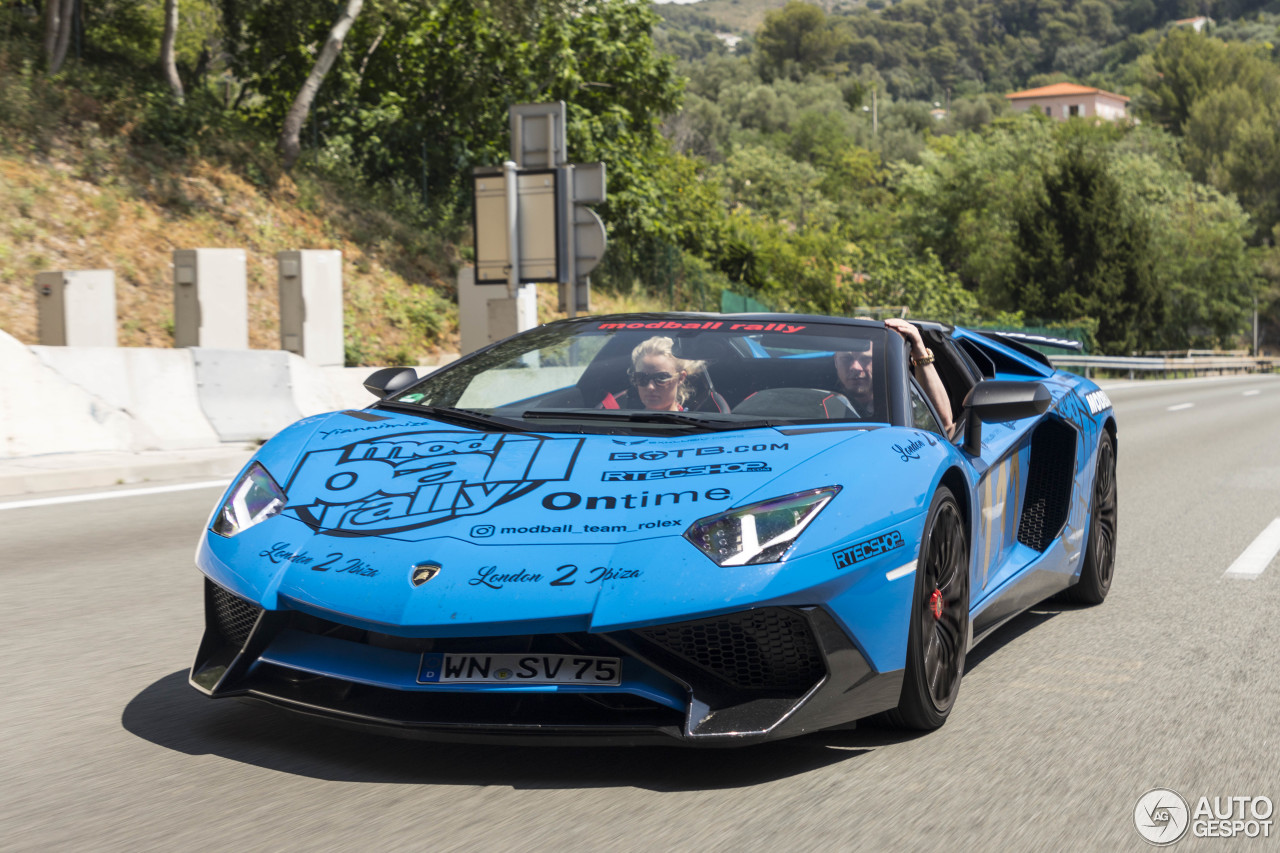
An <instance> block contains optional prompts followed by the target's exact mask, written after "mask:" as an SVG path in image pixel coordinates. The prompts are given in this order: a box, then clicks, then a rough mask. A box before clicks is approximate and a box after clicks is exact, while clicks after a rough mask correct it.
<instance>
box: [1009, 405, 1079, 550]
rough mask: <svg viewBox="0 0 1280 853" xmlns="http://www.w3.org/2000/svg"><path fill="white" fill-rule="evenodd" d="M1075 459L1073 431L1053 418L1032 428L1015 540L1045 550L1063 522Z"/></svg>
mask: <svg viewBox="0 0 1280 853" xmlns="http://www.w3.org/2000/svg"><path fill="white" fill-rule="evenodd" d="M1075 459H1076V431H1075V430H1074V429H1072V428H1071V427H1070V426H1068V425H1067V424H1065V423H1063V422H1062V421H1059V420H1055V419H1053V418H1049V419H1047V420H1045V421H1044V422H1043V423H1041V424H1040V426H1038V427H1036V431H1035V434H1034V435H1033V436H1032V437H1031V470H1030V472H1029V473H1028V475H1027V497H1026V500H1025V501H1023V504H1022V518H1021V519H1020V520H1019V522H1018V541H1019V542H1021V543H1022V544H1023V545H1026V546H1027V547H1028V548H1034V549H1036V550H1037V551H1043V550H1044V549H1046V548H1048V547H1049V543H1051V542H1053V540H1054V539H1055V538H1057V536H1058V534H1059V533H1060V532H1062V526H1063V525H1064V524H1066V523H1067V511H1068V509H1069V508H1070V506H1071V480H1072V472H1074V471H1075Z"/></svg>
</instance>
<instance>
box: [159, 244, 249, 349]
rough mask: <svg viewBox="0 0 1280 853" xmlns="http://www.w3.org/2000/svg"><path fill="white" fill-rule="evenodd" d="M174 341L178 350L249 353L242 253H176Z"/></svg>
mask: <svg viewBox="0 0 1280 853" xmlns="http://www.w3.org/2000/svg"><path fill="white" fill-rule="evenodd" d="M173 338H174V345H175V346H179V347H208V348H217V349H248V348H249V289H248V279H247V278H246V272H245V254H244V249H176V250H174V253H173Z"/></svg>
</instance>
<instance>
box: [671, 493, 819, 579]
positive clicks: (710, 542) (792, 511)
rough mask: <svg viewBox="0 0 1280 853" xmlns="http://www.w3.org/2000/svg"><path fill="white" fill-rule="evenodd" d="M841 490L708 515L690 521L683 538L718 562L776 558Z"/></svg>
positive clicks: (745, 562)
mask: <svg viewBox="0 0 1280 853" xmlns="http://www.w3.org/2000/svg"><path fill="white" fill-rule="evenodd" d="M839 491H840V487H839V486H827V487H826V488H822V489H811V490H809V491H807V492H797V493H795V494H793V495H785V496H783V497H779V498H770V499H769V500H767V501H760V502H759V503H754V504H751V505H750V506H744V507H740V508H738V509H734V510H729V511H728V512H722V513H720V514H719V515H709V516H707V517H706V518H700V519H698V520H697V521H695V522H694V523H693V524H691V525H689V529H688V530H686V531H685V532H684V538H685V539H688V540H689V541H690V542H692V543H693V544H694V545H696V546H697V547H698V550H699V551H701V552H702V553H704V554H706V555H707V556H708V557H710V558H711V559H712V560H713V561H714V562H715V564H716V565H717V566H747V565H752V564H754V563H773V562H777V561H778V560H781V559H782V556H783V555H784V554H785V553H786V552H787V549H788V548H790V547H791V545H792V543H794V542H795V541H796V537H798V536H799V535H800V533H801V531H803V530H804V529H805V528H806V527H808V526H809V522H811V521H813V520H814V519H815V518H817V516H818V513H820V512H822V508H823V507H825V506H826V505H827V503H828V502H830V500H831V499H832V498H834V497H835V496H836V494H837V493H838V492H839Z"/></svg>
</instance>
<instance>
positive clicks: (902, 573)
mask: <svg viewBox="0 0 1280 853" xmlns="http://www.w3.org/2000/svg"><path fill="white" fill-rule="evenodd" d="M915 570H916V562H915V560H912V561H911V562H910V563H907V564H906V565H905V566H898V568H896V569H894V570H893V571H891V572H888V573H886V574H885V576H884V579H885V580H887V581H896V580H897V579H898V578H905V577H906V576H907V575H909V574H911V573H912V572H914V571H915Z"/></svg>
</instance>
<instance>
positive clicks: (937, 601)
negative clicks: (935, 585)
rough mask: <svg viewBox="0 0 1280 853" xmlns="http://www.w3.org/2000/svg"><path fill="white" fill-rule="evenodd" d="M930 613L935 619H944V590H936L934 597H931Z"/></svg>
mask: <svg viewBox="0 0 1280 853" xmlns="http://www.w3.org/2000/svg"><path fill="white" fill-rule="evenodd" d="M929 612H931V613H932V614H933V618H934V619H941V618H942V590H940V589H935V590H934V591H933V595H931V596H929Z"/></svg>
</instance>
